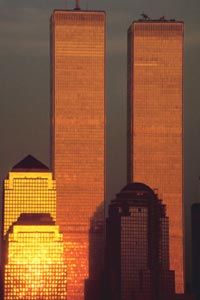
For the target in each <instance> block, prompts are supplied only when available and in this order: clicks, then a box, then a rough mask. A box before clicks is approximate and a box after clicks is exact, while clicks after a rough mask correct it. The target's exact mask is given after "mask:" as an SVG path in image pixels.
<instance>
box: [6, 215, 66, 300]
mask: <svg viewBox="0 0 200 300" xmlns="http://www.w3.org/2000/svg"><path fill="white" fill-rule="evenodd" d="M4 263H5V268H4V300H19V299H20V300H25V299H26V300H29V299H30V300H36V299H37V300H38V299H43V300H65V299H66V297H67V282H66V281H67V274H66V272H67V270H66V266H65V264H64V259H63V235H62V234H61V233H60V231H59V227H58V226H57V225H55V222H54V221H53V219H52V218H51V216H50V214H21V215H20V217H19V218H18V220H17V222H15V223H13V225H12V226H11V227H10V229H9V231H8V232H7V234H6V237H5V248H4Z"/></svg>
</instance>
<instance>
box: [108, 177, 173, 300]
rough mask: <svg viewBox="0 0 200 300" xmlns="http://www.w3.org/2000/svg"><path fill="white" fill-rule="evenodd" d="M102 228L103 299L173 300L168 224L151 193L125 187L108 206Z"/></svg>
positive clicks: (138, 187) (134, 186) (139, 186)
mask: <svg viewBox="0 0 200 300" xmlns="http://www.w3.org/2000/svg"><path fill="white" fill-rule="evenodd" d="M106 225H107V226H106V249H107V250H106V276H107V278H106V282H107V284H108V287H107V291H108V295H107V299H108V300H132V299H134V300H141V299H142V300H168V299H175V275H174V271H170V270H169V220H168V217H167V216H166V213H165V206H164V205H163V204H162V202H161V200H160V199H159V198H158V197H157V195H156V194H155V193H154V191H153V190H152V189H151V188H149V187H148V186H147V185H145V184H142V183H130V184H128V185H127V186H125V187H124V188H123V189H122V190H121V191H120V193H119V194H117V196H116V198H115V199H114V200H112V201H111V204H110V205H109V216H108V218H107V222H106Z"/></svg>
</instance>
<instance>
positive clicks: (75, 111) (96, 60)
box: [51, 10, 105, 300]
mask: <svg viewBox="0 0 200 300" xmlns="http://www.w3.org/2000/svg"><path fill="white" fill-rule="evenodd" d="M104 68H105V13H104V12H98V11H82V10H74V11H70V10H66V11H65V10H55V11H54V12H53V14H52V17H51V97H52V131H51V135H52V168H53V171H54V176H55V179H56V184H57V208H56V210H57V211H56V213H57V222H58V224H59V226H60V227H61V230H62V232H63V234H64V241H65V255H66V260H67V265H68V278H67V282H68V300H82V299H83V297H84V281H85V279H86V278H87V277H88V255H89V253H88V251H89V230H90V219H91V218H92V216H93V214H94V212H95V211H96V209H97V207H98V206H99V205H100V204H101V202H102V200H104V194H105V171H104V168H105V151H104V149H105V129H104V127H105V124H104V123H105V104H104V101H105V97H104V94H105V69H104ZM102 218H103V216H102Z"/></svg>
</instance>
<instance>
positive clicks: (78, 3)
mask: <svg viewBox="0 0 200 300" xmlns="http://www.w3.org/2000/svg"><path fill="white" fill-rule="evenodd" d="M75 1H76V7H75V10H80V0H75Z"/></svg>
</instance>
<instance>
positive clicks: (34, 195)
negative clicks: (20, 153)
mask: <svg viewBox="0 0 200 300" xmlns="http://www.w3.org/2000/svg"><path fill="white" fill-rule="evenodd" d="M30 157H31V156H28V157H26V158H25V159H24V160H22V161H21V162H20V163H19V164H17V165H16V166H15V167H13V169H12V170H11V172H9V174H8V178H7V179H6V180H5V181H4V222H3V228H4V229H3V230H4V235H5V234H6V233H7V231H8V229H9V227H10V226H11V225H12V224H13V222H16V220H17V219H18V217H19V216H20V214H21V213H50V214H51V216H52V217H53V219H54V221H55V220H56V184H55V180H53V178H52V173H51V172H50V171H49V169H48V168H47V167H46V166H44V165H43V164H41V163H40V162H39V161H37V160H36V159H34V158H33V157H31V158H30ZM30 161H31V163H32V164H33V168H28V166H27V164H28V163H30ZM37 164H38V165H39V168H37Z"/></svg>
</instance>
